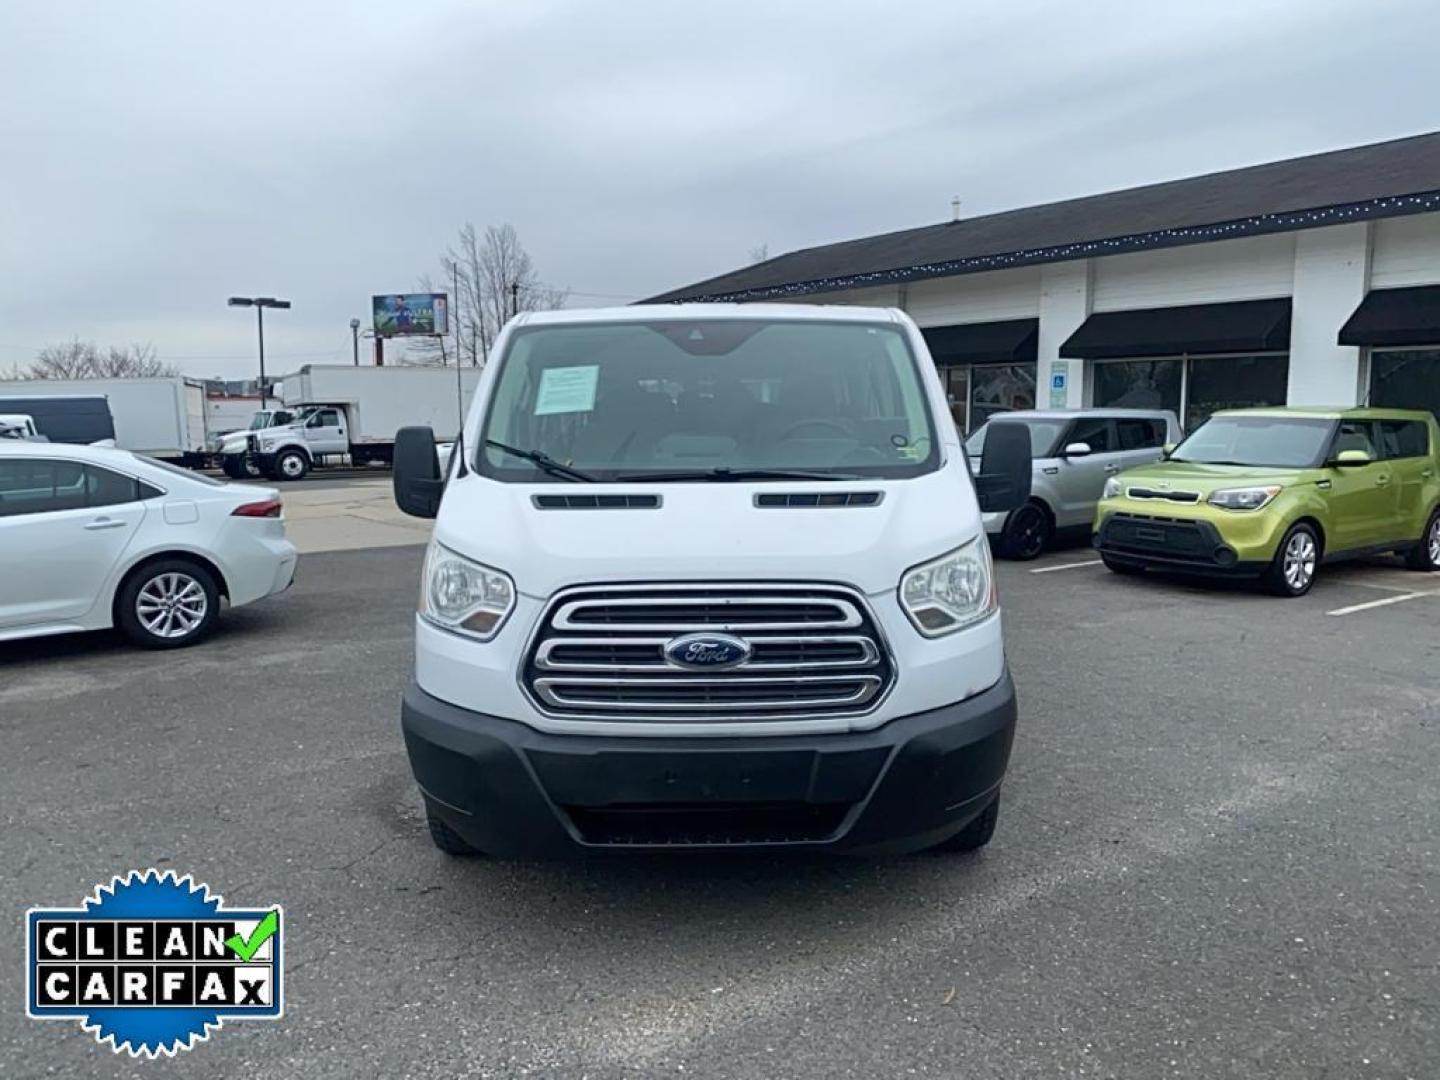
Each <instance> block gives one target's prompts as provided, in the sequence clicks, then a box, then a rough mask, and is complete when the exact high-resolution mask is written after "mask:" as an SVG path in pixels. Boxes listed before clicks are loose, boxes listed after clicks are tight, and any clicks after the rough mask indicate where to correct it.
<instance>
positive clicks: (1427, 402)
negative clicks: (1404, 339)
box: [1369, 348, 1440, 417]
mask: <svg viewBox="0 0 1440 1080" xmlns="http://www.w3.org/2000/svg"><path fill="white" fill-rule="evenodd" d="M1369 400H1370V404H1371V405H1376V406H1379V407H1381V408H1386V409H1429V410H1430V411H1431V412H1432V413H1434V414H1435V415H1436V416H1437V417H1440V348H1436V349H1404V350H1400V351H1388V350H1387V351H1385V352H1372V353H1371V354H1370V398H1369Z"/></svg>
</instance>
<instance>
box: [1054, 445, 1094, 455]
mask: <svg viewBox="0 0 1440 1080" xmlns="http://www.w3.org/2000/svg"><path fill="white" fill-rule="evenodd" d="M1060 456H1061V457H1089V456H1090V444H1089V443H1088V442H1072V443H1067V444H1066V445H1065V449H1064V450H1061V451H1060Z"/></svg>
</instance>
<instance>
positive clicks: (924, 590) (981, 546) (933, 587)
mask: <svg viewBox="0 0 1440 1080" xmlns="http://www.w3.org/2000/svg"><path fill="white" fill-rule="evenodd" d="M900 606H901V607H903V608H904V609H905V614H906V615H908V616H910V621H911V622H912V623H914V624H915V629H916V630H919V631H920V633H922V634H924V635H925V636H926V637H940V636H942V635H944V634H953V633H954V632H955V631H956V630H961V629H964V628H965V627H967V626H969V625H970V624H971V623H974V622H978V621H979V620H981V619H983V618H985V617H986V616H987V615H989V614H990V613H991V612H993V611H994V610H995V609H996V608H997V607H999V606H1000V598H999V596H998V594H997V593H996V590H995V575H994V573H993V571H992V568H991V565H990V546H989V545H988V544H987V543H985V540H984V537H983V535H982V536H981V537H977V538H976V539H974V540H971V541H970V542H969V543H967V544H964V545H963V546H961V547H959V548H956V549H955V550H954V551H952V552H950V553H949V554H947V555H941V556H940V557H939V558H938V559H934V560H932V561H930V562H927V563H921V564H920V565H919V566H916V567H914V568H912V569H910V570H907V571H905V576H904V577H902V578H901V579H900Z"/></svg>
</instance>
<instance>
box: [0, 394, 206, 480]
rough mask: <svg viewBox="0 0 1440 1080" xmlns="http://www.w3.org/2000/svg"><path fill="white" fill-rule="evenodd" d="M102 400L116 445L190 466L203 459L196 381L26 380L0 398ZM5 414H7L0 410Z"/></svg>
mask: <svg viewBox="0 0 1440 1080" xmlns="http://www.w3.org/2000/svg"><path fill="white" fill-rule="evenodd" d="M38 396H43V397H46V398H58V397H83V398H97V397H103V398H105V399H106V401H107V403H108V404H109V406H110V415H111V416H112V417H114V419H115V445H116V446H119V447H120V448H122V449H124V450H133V451H135V452H136V453H138V454H148V455H150V456H151V457H157V458H163V459H165V460H167V461H175V462H179V463H182V464H186V465H198V464H200V463H201V461H202V460H203V458H204V455H205V387H204V385H203V384H201V383H200V382H198V381H196V380H194V379H187V378H184V377H183V376H179V375H176V376H166V377H161V378H153V379H43V380H42V379H22V380H13V381H8V382H0V399H3V398H14V397H38ZM0 411H4V410H0Z"/></svg>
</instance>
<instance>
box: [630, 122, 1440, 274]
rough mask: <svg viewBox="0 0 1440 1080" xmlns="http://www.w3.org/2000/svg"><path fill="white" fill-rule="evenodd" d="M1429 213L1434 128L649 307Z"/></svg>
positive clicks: (1436, 190)
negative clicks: (1423, 132)
mask: <svg viewBox="0 0 1440 1080" xmlns="http://www.w3.org/2000/svg"><path fill="white" fill-rule="evenodd" d="M1427 196H1428V198H1427ZM1436 209H1440V132H1431V133H1429V134H1424V135H1414V136H1411V137H1409V138H1404V139H1394V140H1391V141H1389V142H1382V143H1373V144H1371V145H1368V146H1357V147H1352V148H1350V149H1347V150H1334V151H1331V152H1329V153H1324V154H1313V155H1310V156H1308V157H1301V158H1291V159H1289V160H1286V161H1275V162H1270V163H1268V164H1264V165H1252V166H1249V167H1247V168H1243V169H1232V170H1229V171H1227V172H1218V173H1210V174H1208V175H1205V176H1195V177H1190V178H1188V179H1185V180H1172V181H1168V182H1166V183H1161V184H1149V185H1146V186H1144V187H1137V188H1129V189H1127V190H1124V191H1112V192H1109V193H1107V194H1103V195H1089V196H1086V197H1084V198H1079V199H1067V200H1065V201H1063V202H1055V203H1046V204H1044V205H1041V206H1030V207H1025V208H1023V209H1019V210H1007V211H1004V212H1002V213H998V214H987V215H985V216H983V217H976V218H962V219H961V220H960V221H957V222H947V223H945V224H941V225H927V226H923V227H921V228H917V229H905V230H902V231H900V232H893V233H884V234H882V235H880V236H867V237H862V238H861V239H858V240H845V241H842V242H840V243H836V244H825V245H823V246H821V247H812V248H803V249H801V250H800V251H792V252H789V253H788V254H785V255H780V256H777V257H776V258H773V259H770V260H767V261H766V262H763V263H759V264H757V265H755V266H748V267H745V268H743V269H741V270H735V271H732V272H731V273H728V274H721V275H720V276H719V277H713V278H709V279H708V280H705V281H700V282H696V283H695V284H693V285H687V286H685V287H683V288H679V289H674V290H672V291H670V292H667V293H663V294H661V295H659V296H656V297H653V298H652V299H653V300H654V301H655V302H666V301H676V300H702V299H703V300H720V299H737V300H744V299H767V298H775V297H781V296H786V295H797V294H803V293H808V292H824V291H828V290H832V289H843V288H853V287H857V286H864V285H873V284H885V283H887V282H895V281H913V280H920V279H923V278H930V277H945V276H949V275H952V274H964V273H975V272H979V271H983V270H994V269H1001V268H1003V267H1005V266H1021V265H1028V264H1033V263H1041V262H1059V261H1062V260H1064V259H1067V258H1083V257H1085V256H1087V255H1099V254H1107V253H1112V254H1113V253H1119V252H1122V251H1133V250H1140V249H1142V248H1155V247H1173V246H1178V245H1180V244H1187V243H1201V242H1204V241H1207V240H1215V239H1221V238H1225V237H1235V236H1245V235H1255V234H1258V233H1265V232H1286V231H1291V230H1294V229H1301V228H1306V227H1308V226H1315V225H1321V224H1334V223H1336V222H1339V221H1345V220H1364V219H1368V218H1379V217H1397V216H1400V215H1402V214H1408V213H1423V212H1425V211H1427V210H1436ZM1317 211H1329V212H1328V213H1323V214H1317V213H1316V212H1317Z"/></svg>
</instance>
